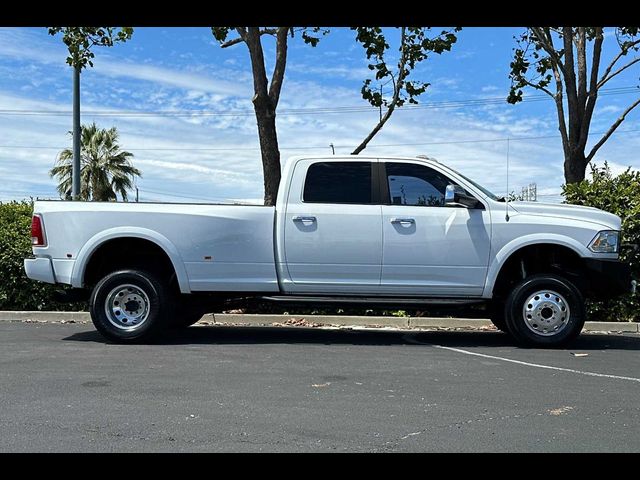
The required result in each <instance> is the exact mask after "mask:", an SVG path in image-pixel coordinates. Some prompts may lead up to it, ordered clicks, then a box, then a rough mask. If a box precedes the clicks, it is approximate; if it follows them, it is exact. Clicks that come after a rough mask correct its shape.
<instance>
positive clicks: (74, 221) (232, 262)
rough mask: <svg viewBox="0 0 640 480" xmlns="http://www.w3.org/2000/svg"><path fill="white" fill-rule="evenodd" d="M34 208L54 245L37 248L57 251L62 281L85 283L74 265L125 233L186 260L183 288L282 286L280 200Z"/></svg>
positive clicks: (56, 269) (65, 204)
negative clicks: (277, 239) (272, 203)
mask: <svg viewBox="0 0 640 480" xmlns="http://www.w3.org/2000/svg"><path fill="white" fill-rule="evenodd" d="M34 213H36V214H40V215H41V217H42V221H43V223H44V226H45V230H46V234H47V245H48V246H47V247H44V248H38V250H39V251H38V255H45V256H47V257H49V258H50V259H51V261H52V263H53V267H54V273H55V275H56V277H57V279H58V281H61V282H63V283H71V284H72V285H73V286H76V287H79V286H80V283H81V281H82V274H83V272H80V271H79V269H78V268H74V267H75V265H76V264H78V265H82V264H84V263H85V262H84V259H85V258H88V257H89V256H90V255H91V254H92V253H93V252H94V251H95V249H96V248H98V247H99V246H100V245H101V244H102V243H103V242H106V241H107V240H110V239H113V238H121V237H122V236H123V235H124V236H129V237H130V236H135V237H137V238H142V239H147V240H151V241H153V242H155V243H156V244H158V245H160V246H161V247H162V248H163V249H164V250H165V252H166V253H167V254H168V255H169V257H170V258H171V260H172V262H173V263H174V265H178V264H181V263H183V264H184V267H183V269H184V270H185V271H184V272H183V274H184V275H183V276H184V277H186V280H185V279H184V278H183V279H182V280H183V281H182V282H180V283H181V285H180V287H181V290H182V291H183V292H186V291H207V290H208V291H258V292H259V291H264V292H277V291H278V280H277V275H276V268H275V259H274V245H273V242H274V238H273V232H274V217H275V207H268V206H257V205H256V206H253V205H211V204H184V203H133V202H129V203H121V202H118V203H115V202H65V201H38V202H36V204H35V207H34ZM178 276H179V277H180V273H178ZM67 280H69V281H67ZM185 281H187V282H188V285H187V288H184V287H185V286H184V285H183V283H184V282H185Z"/></svg>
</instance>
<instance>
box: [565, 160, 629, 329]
mask: <svg viewBox="0 0 640 480" xmlns="http://www.w3.org/2000/svg"><path fill="white" fill-rule="evenodd" d="M562 193H563V195H564V196H565V198H566V203H571V204H574V205H586V206H589V207H596V208H600V209H602V210H605V211H607V212H610V213H613V214H615V215H618V216H619V217H620V218H621V219H622V241H621V243H622V244H623V245H624V244H636V245H638V244H640V171H633V170H631V168H628V169H627V170H626V171H624V172H623V173H621V174H620V175H617V176H613V175H612V174H611V170H610V168H609V165H608V164H607V163H606V162H605V164H604V166H603V167H597V166H595V165H591V180H586V179H585V180H583V181H582V182H580V183H574V184H570V185H565V186H563V187H562ZM620 258H621V259H622V260H624V261H626V262H629V264H630V265H631V271H632V275H633V278H636V279H640V250H638V249H635V250H634V249H633V248H623V249H622V251H621V253H620ZM589 314H590V315H591V317H592V319H594V320H596V319H597V320H603V321H630V322H631V321H635V322H638V321H640V302H639V298H638V296H636V297H633V296H631V295H625V296H622V297H619V298H616V299H611V300H607V301H602V302H590V303H589Z"/></svg>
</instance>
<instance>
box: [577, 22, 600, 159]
mask: <svg viewBox="0 0 640 480" xmlns="http://www.w3.org/2000/svg"><path fill="white" fill-rule="evenodd" d="M603 41H604V35H603V34H602V27H596V35H595V39H594V41H593V55H592V60H591V79H590V80H589V93H588V95H587V98H586V104H585V107H584V114H583V116H582V129H581V130H580V139H579V141H578V144H579V145H580V146H581V148H583V149H584V147H585V146H586V145H587V139H588V137H589V128H590V127H591V117H592V116H593V111H594V108H595V106H596V100H597V99H598V88H599V87H598V70H599V69H600V57H601V55H602V42H603Z"/></svg>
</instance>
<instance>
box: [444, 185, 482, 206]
mask: <svg viewBox="0 0 640 480" xmlns="http://www.w3.org/2000/svg"><path fill="white" fill-rule="evenodd" d="M444 205H445V206H448V207H458V206H463V207H466V208H478V206H479V205H482V204H481V203H480V202H479V201H478V199H477V198H475V197H472V196H471V195H469V194H467V192H465V190H464V188H462V187H461V186H460V185H447V189H446V190H445V192H444Z"/></svg>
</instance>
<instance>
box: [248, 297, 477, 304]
mask: <svg viewBox="0 0 640 480" xmlns="http://www.w3.org/2000/svg"><path fill="white" fill-rule="evenodd" d="M260 299H261V300H266V301H268V302H278V303H300V304H304V303H314V304H351V305H353V304H367V305H404V306H406V305H458V306H462V305H473V304H478V303H484V302H485V301H486V300H484V299H482V298H415V297H410V298H406V297H329V296H326V297H325V296H316V297H307V296H303V295H275V296H270V297H260Z"/></svg>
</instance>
